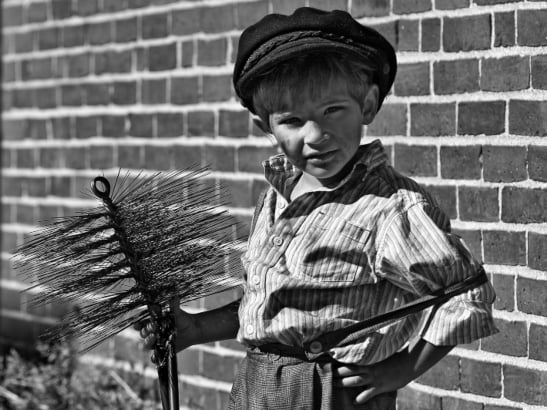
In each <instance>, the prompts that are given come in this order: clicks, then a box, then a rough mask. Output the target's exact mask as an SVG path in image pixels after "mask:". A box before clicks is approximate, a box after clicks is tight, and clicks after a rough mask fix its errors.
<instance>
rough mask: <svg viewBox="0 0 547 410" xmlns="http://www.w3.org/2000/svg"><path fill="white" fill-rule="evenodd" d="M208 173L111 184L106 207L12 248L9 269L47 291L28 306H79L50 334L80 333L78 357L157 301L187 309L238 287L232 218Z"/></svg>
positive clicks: (68, 219)
mask: <svg viewBox="0 0 547 410" xmlns="http://www.w3.org/2000/svg"><path fill="white" fill-rule="evenodd" d="M206 172H207V170H206V169H197V170H196V169H195V170H185V171H177V172H171V173H165V174H162V173H157V174H154V175H152V176H150V177H146V178H135V179H132V178H129V176H128V175H126V176H125V177H123V178H121V177H120V175H119V174H118V177H117V178H116V179H115V182H114V183H113V184H112V190H111V192H110V198H111V200H112V201H111V204H110V205H111V206H107V205H105V206H101V207H98V208H95V209H91V210H89V211H88V212H81V213H80V214H78V215H76V216H71V217H66V218H57V219H56V220H54V221H53V222H52V223H50V224H48V225H46V226H44V227H43V228H42V229H41V230H39V231H38V232H36V233H35V234H34V235H33V236H32V237H31V238H30V240H28V241H27V242H26V243H24V244H23V245H22V246H21V247H20V248H19V249H18V250H17V252H16V254H15V256H16V267H17V268H19V269H21V270H22V271H23V272H24V273H25V274H26V276H27V277H28V278H30V279H31V281H32V282H34V283H35V284H36V285H40V286H43V287H45V288H46V292H44V293H41V294H39V295H38V296H37V298H36V300H35V303H38V304H42V303H47V302H50V301H52V300H55V299H59V298H62V299H63V300H66V301H72V302H81V301H82V297H84V296H86V297H89V296H90V295H91V296H92V297H91V298H88V300H87V302H85V303H84V304H83V305H82V306H80V308H79V309H78V311H75V312H73V313H72V314H70V315H69V316H68V317H67V318H66V320H65V321H64V322H63V323H61V324H60V326H59V327H57V328H54V329H52V330H51V331H50V332H49V336H50V337H53V338H57V337H59V338H60V337H63V336H66V335H67V334H68V333H70V334H72V335H75V336H78V337H80V339H81V341H82V348H81V350H82V351H87V350H89V349H90V348H92V347H94V346H96V345H97V344H99V343H101V342H102V341H104V340H105V339H107V338H108V337H111V336H112V335H114V334H116V333H118V332H120V331H121V330H123V329H125V328H127V327H129V326H130V325H131V324H132V323H134V322H136V321H140V320H142V319H145V318H148V317H149V311H148V309H143V308H145V307H147V306H150V305H151V304H156V305H159V306H160V307H162V309H163V310H166V309H167V306H168V304H169V301H170V300H171V299H172V298H174V297H178V298H180V301H181V303H185V302H188V301H191V300H194V299H197V298H201V297H204V296H207V295H211V294H214V293H216V292H220V291H223V290H226V289H229V288H232V287H234V286H237V285H239V284H240V283H241V282H240V281H241V279H240V278H239V277H238V275H236V274H235V273H234V272H237V271H238V269H237V267H236V266H233V265H234V261H235V260H236V259H237V258H233V257H229V256H230V254H231V253H233V252H234V250H233V249H234V248H233V246H232V245H233V244H231V243H230V242H231V238H229V237H228V235H229V234H230V232H231V228H232V225H233V222H232V220H231V218H230V216H229V215H228V214H227V213H226V212H224V211H219V210H218V205H220V204H223V201H222V193H219V192H218V190H217V189H215V187H214V186H211V185H206V184H204V183H203V181H202V177H204V176H205V174H206Z"/></svg>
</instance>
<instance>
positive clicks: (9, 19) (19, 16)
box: [2, 5, 24, 27]
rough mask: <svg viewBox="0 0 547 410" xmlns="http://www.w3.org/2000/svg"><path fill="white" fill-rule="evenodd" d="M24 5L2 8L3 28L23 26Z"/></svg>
mask: <svg viewBox="0 0 547 410" xmlns="http://www.w3.org/2000/svg"><path fill="white" fill-rule="evenodd" d="M23 11H24V8H23V6H22V5H4V6H3V7H2V25H3V27H11V26H19V25H21V24H23Z"/></svg>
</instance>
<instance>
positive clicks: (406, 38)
mask: <svg viewBox="0 0 547 410" xmlns="http://www.w3.org/2000/svg"><path fill="white" fill-rule="evenodd" d="M397 28H398V30H399V37H398V42H397V51H418V50H420V20H406V19H401V20H399V22H398V23H397Z"/></svg>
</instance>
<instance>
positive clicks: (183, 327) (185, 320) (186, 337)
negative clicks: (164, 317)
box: [133, 299, 201, 361]
mask: <svg viewBox="0 0 547 410" xmlns="http://www.w3.org/2000/svg"><path fill="white" fill-rule="evenodd" d="M170 306H171V312H172V313H173V314H174V318H175V328H176V331H177V334H176V343H177V345H176V351H177V352H179V351H181V350H183V349H186V348H187V347H189V346H192V345H194V344H197V343H200V336H201V330H200V327H199V325H198V320H196V315H192V314H190V313H187V312H185V311H183V310H182V309H181V308H180V307H179V301H178V299H173V300H172V301H171V303H170ZM133 327H134V328H135V330H137V331H139V334H140V336H141V338H142V339H143V342H144V347H145V349H148V350H151V349H154V347H155V346H156V342H157V340H158V337H159V336H158V333H157V331H158V329H157V326H156V324H155V323H153V322H152V321H151V320H146V321H143V322H138V323H135V325H134V326H133ZM152 361H154V359H153V358H152Z"/></svg>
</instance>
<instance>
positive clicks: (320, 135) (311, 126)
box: [302, 121, 327, 145]
mask: <svg viewBox="0 0 547 410" xmlns="http://www.w3.org/2000/svg"><path fill="white" fill-rule="evenodd" d="M302 131H303V132H304V142H305V143H306V144H308V145H317V144H321V143H323V142H325V140H326V139H327V134H326V133H325V132H324V131H323V127H321V125H320V124H319V123H317V122H316V121H307V122H306V124H305V125H304V127H303V129H302Z"/></svg>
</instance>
